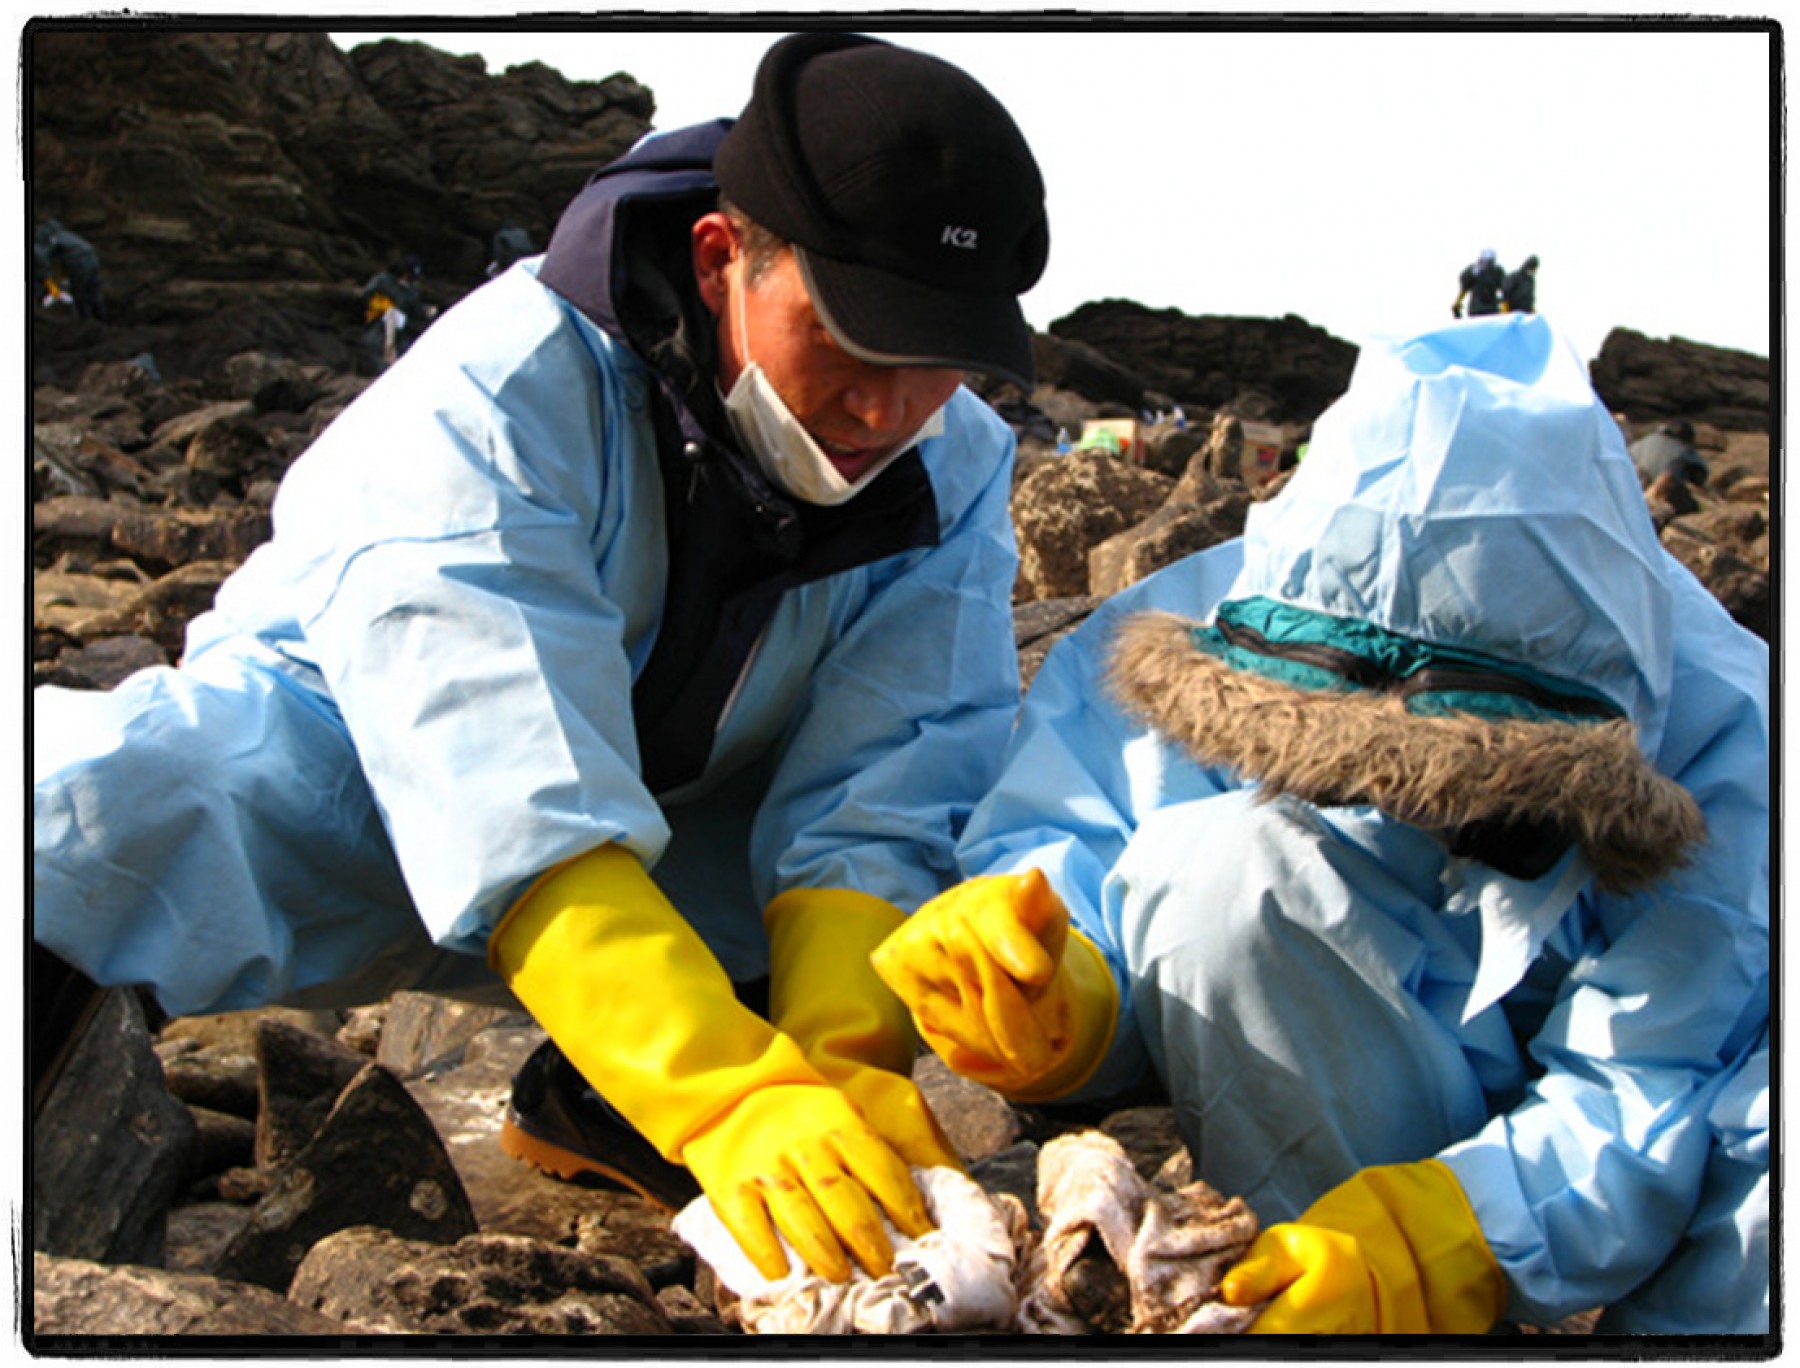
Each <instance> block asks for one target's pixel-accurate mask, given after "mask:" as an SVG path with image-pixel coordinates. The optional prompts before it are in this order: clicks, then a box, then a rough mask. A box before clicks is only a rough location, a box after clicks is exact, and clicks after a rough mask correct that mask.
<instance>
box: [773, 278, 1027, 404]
mask: <svg viewBox="0 0 1800 1368" xmlns="http://www.w3.org/2000/svg"><path fill="white" fill-rule="evenodd" d="M794 256H795V258H796V259H797V260H798V261H799V263H800V271H801V275H802V277H803V278H804V279H805V281H806V289H807V293H808V294H809V295H810V296H811V298H812V302H813V307H814V308H815V309H816V310H817V311H818V314H819V319H820V321H821V322H823V323H824V324H825V326H826V328H827V329H828V330H829V331H830V333H831V335H832V338H833V339H834V340H835V341H836V342H837V344H838V345H839V346H840V347H842V348H843V349H844V350H845V351H847V352H849V353H850V354H851V355H852V356H855V357H858V358H860V359H862V360H864V361H868V362H871V363H873V364H875V365H878V366H933V367H939V366H941V367H948V368H951V369H955V370H972V371H980V372H981V373H983V374H985V375H994V376H998V377H999V378H1001V379H1004V380H1010V381H1012V382H1013V383H1014V384H1016V385H1018V386H1019V387H1020V388H1021V389H1025V390H1029V389H1031V387H1032V385H1033V384H1034V383H1035V382H1036V374H1037V368H1036V365H1035V363H1034V361H1033V359H1032V350H1031V328H1030V326H1029V325H1028V324H1027V323H1026V322H1025V313H1024V311H1023V310H1022V309H1021V308H1020V307H1019V301H1018V298H1017V296H1015V295H1011V294H1001V295H992V294H971V293H967V292H964V291H957V290H946V289H940V288H937V287H935V286H931V285H921V284H919V283H918V282H917V281H913V280H908V279H906V278H905V277H904V276H898V275H895V274H893V273H892V272H890V271H883V270H880V269H878V268H876V267H873V266H864V265H858V264H856V263H853V262H847V261H840V260H837V259H835V258H832V257H826V256H821V255H819V254H818V253H816V252H809V251H807V250H806V249H805V248H804V247H801V246H799V245H798V244H795V246H794Z"/></svg>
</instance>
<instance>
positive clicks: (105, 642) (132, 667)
mask: <svg viewBox="0 0 1800 1368" xmlns="http://www.w3.org/2000/svg"><path fill="white" fill-rule="evenodd" d="M172 663H173V661H172V659H171V657H170V655H169V653H168V651H166V650H164V649H163V648H162V647H161V646H159V645H157V644H156V643H155V642H154V641H151V640H150V639H149V638H147V637H141V636H115V637H102V638H101V639H100V640H98V641H95V642H92V643H91V644H89V645H86V646H76V647H73V648H71V649H69V650H67V651H64V652H62V653H61V654H59V655H58V656H57V657H56V658H55V660H54V662H53V663H52V664H50V665H49V666H47V667H46V668H44V669H34V670H33V672H32V681H33V683H36V684H60V685H63V686H64V687H66V688H72V689H110V688H112V687H113V686H114V685H116V684H120V683H123V682H124V681H125V680H126V679H129V678H130V677H131V676H132V675H134V674H136V673H137V672H138V671H139V670H143V669H148V668H149V667H150V666H152V665H168V664H172Z"/></svg>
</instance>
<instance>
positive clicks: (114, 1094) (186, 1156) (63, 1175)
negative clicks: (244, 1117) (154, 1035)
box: [31, 988, 198, 1264]
mask: <svg viewBox="0 0 1800 1368" xmlns="http://www.w3.org/2000/svg"><path fill="white" fill-rule="evenodd" d="M197 1144H198V1140H197V1137H196V1132H195V1127H194V1121H193V1118H192V1117H191V1116H190V1115H189V1114H188V1110H187V1108H186V1107H184V1106H183V1105H182V1104H181V1103H180V1102H178V1101H176V1100H175V1099H174V1098H173V1097H171V1096H169V1092H168V1089H167V1088H165V1087H164V1086H163V1077H162V1066H161V1064H160V1063H159V1062H158V1060H157V1058H156V1055H155V1053H154V1052H153V1051H152V1049H151V1047H150V1032H149V1029H148V1027H147V1026H146V1025H145V1021H144V1011H143V1008H142V1007H141V1006H140V1005H139V1004H138V1000H137V995H136V994H135V993H134V992H132V991H131V990H129V989H124V988H114V989H109V990H108V991H107V993H106V994H105V997H104V1000H103V1001H102V1002H101V1004H100V1007H99V1010H98V1012H97V1013H96V1014H95V1016H94V1018H93V1019H92V1021H91V1022H90V1024H89V1025H88V1027H87V1029H86V1031H85V1032H84V1033H83V1034H82V1036H81V1038H80V1040H79V1041H78V1042H77V1043H76V1044H75V1046H74V1049H73V1050H72V1052H71V1053H70V1055H69V1058H68V1062H67V1063H66V1064H65V1065H64V1068H63V1073H62V1075H61V1077H60V1078H59V1079H58V1081H57V1084H56V1087H55V1089H54V1090H53V1091H52V1092H51V1093H50V1095H49V1097H48V1098H47V1099H46V1101H45V1103H44V1107H43V1110H42V1111H41V1112H40V1113H39V1114H38V1115H37V1116H36V1117H35V1118H34V1121H33V1124H32V1131H31V1155H32V1164H31V1247H32V1248H33V1249H37V1250H42V1251H44V1252H45V1253H48V1254H59V1255H63V1256H65V1257H67V1258H73V1259H92V1260H95V1261H97V1262H100V1263H146V1264H159V1263H161V1262H162V1258H163V1249H164V1241H165V1233H164V1232H165V1223H166V1220H167V1216H168V1211H169V1207H170V1205H171V1204H172V1202H173V1200H174V1197H175V1194H176V1193H177V1192H178V1191H179V1190H180V1189H181V1187H182V1185H183V1183H184V1182H185V1181H186V1178H187V1175H188V1174H189V1173H190V1172H191V1171H192V1170H193V1165H194V1155H195V1150H196V1146H197Z"/></svg>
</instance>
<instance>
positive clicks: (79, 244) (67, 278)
mask: <svg viewBox="0 0 1800 1368" xmlns="http://www.w3.org/2000/svg"><path fill="white" fill-rule="evenodd" d="M31 252H32V260H33V262H34V264H35V269H36V270H37V272H38V275H39V280H38V287H39V288H40V289H43V290H44V291H46V293H48V294H50V295H52V296H54V295H55V294H57V293H58V292H60V291H62V289H63V287H64V286H65V285H66V286H67V294H68V296H69V298H70V299H71V300H72V301H73V302H74V305H75V313H76V315H77V316H78V317H81V318H91V319H94V320H96V321H97V322H105V321H106V296H105V293H104V291H103V290H102V288H101V284H100V253H99V252H97V251H95V250H94V244H93V243H91V242H89V241H88V240H87V239H86V238H84V237H82V236H81V234H79V233H76V232H72V231H71V230H69V229H68V228H65V227H63V225H62V222H61V220H59V219H47V220H45V221H44V222H43V223H40V224H39V225H38V226H37V228H36V230H35V231H34V232H33V233H32V240H31Z"/></svg>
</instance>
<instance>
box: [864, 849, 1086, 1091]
mask: <svg viewBox="0 0 1800 1368" xmlns="http://www.w3.org/2000/svg"><path fill="white" fill-rule="evenodd" d="M872 958H873V961H874V965H875V971H876V973H878V974H880V975H881V978H882V981H883V982H885V983H886V984H887V985H888V987H890V988H892V989H893V990H894V992H895V993H897V994H899V996H900V1000H901V1001H902V1002H904V1003H905V1004H906V1006H907V1008H908V1009H909V1010H910V1011H911V1012H912V1016H913V1020H914V1021H915V1022H916V1023H917V1024H918V1027H919V1033H920V1034H921V1035H922V1036H924V1037H925V1041H926V1043H927V1044H929V1045H930V1046H931V1048H932V1049H934V1050H936V1051H937V1053H938V1055H939V1056H940V1057H941V1058H942V1059H943V1061H944V1062H945V1063H946V1064H948V1065H949V1066H950V1067H951V1068H952V1069H954V1070H955V1071H956V1072H957V1073H959V1074H961V1075H963V1076H964V1077H965V1078H972V1079H974V1080H975V1081H976V1082H977V1083H983V1084H986V1085H987V1086H988V1087H990V1088H993V1089H994V1090H995V1091H996V1092H1000V1093H1004V1094H1005V1095H1006V1096H1008V1097H1011V1098H1014V1099H1016V1100H1018V1101H1023V1102H1043V1101H1048V1100H1049V1099H1051V1098H1055V1097H1063V1096H1066V1095H1067V1094H1069V1093H1072V1092H1074V1091H1075V1090H1076V1089H1077V1088H1079V1087H1080V1086H1081V1085H1082V1084H1083V1083H1085V1082H1086V1081H1087V1080H1088V1078H1089V1077H1091V1076H1092V1074H1093V1072H1094V1070H1095V1069H1096V1068H1098V1067H1099V1065H1100V1061H1101V1060H1102V1059H1103V1058H1104V1057H1105V1055H1106V1051H1107V1047H1108V1046H1109V1045H1111V1043H1112V1037H1113V1031H1114V1030H1115V1029H1116V1028H1117V1026H1118V1024H1119V993H1118V989H1117V987H1115V986H1114V984H1113V978H1112V973H1111V971H1110V970H1108V969H1107V967H1106V961H1105V959H1104V958H1103V957H1102V956H1101V954H1100V951H1099V950H1098V949H1097V948H1096V947H1095V945H1094V943H1093V942H1092V941H1090V940H1088V938H1087V937H1086V936H1084V935H1082V934H1081V933H1080V932H1079V931H1075V930H1073V929H1072V928H1071V927H1070V926H1069V910H1068V908H1067V907H1065V906H1064V905H1063V901H1062V899H1061V898H1059V897H1057V896H1056V890H1055V889H1053V888H1051V887H1050V883H1049V880H1047V879H1046V878H1045V877H1044V876H1043V873H1042V872H1041V871H1039V870H1035V869H1033V870H1030V871H1028V872H1026V873H1024V874H1002V875H991V876H988V877H985V878H976V879H969V880H967V881H966V882H964V883H961V884H958V885H957V886H956V887H955V888H952V889H950V890H949V891H948V892H946V893H942V894H939V895H938V896H937V897H935V898H933V899H932V900H931V901H930V902H928V903H926V904H925V906H923V907H921V908H920V909H919V910H918V911H917V912H915V913H913V915H912V916H911V917H910V918H908V919H907V921H906V924H905V925H903V926H902V927H900V929H899V930H897V931H895V932H894V933H893V934H892V935H891V936H889V937H888V938H887V939H886V940H885V941H883V942H882V944H881V946H880V948H878V949H877V950H876V951H875V954H874V956H873V957H872Z"/></svg>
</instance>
